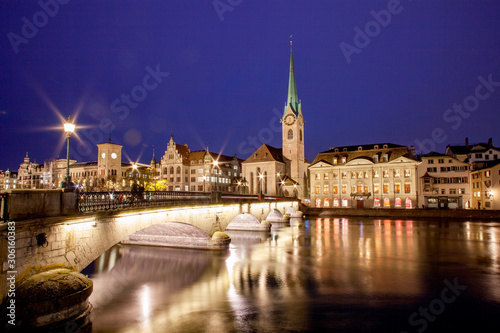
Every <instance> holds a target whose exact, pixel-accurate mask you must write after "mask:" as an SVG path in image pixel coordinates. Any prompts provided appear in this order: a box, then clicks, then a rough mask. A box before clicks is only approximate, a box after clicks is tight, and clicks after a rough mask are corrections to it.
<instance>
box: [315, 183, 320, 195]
mask: <svg viewBox="0 0 500 333" xmlns="http://www.w3.org/2000/svg"><path fill="white" fill-rule="evenodd" d="M319 189H320V186H319V185H316V190H315V191H314V193H316V194H319Z"/></svg>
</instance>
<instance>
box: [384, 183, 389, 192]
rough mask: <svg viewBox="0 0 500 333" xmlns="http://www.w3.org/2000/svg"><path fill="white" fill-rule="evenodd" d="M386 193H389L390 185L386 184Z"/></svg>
mask: <svg viewBox="0 0 500 333" xmlns="http://www.w3.org/2000/svg"><path fill="white" fill-rule="evenodd" d="M384 193H389V184H384Z"/></svg>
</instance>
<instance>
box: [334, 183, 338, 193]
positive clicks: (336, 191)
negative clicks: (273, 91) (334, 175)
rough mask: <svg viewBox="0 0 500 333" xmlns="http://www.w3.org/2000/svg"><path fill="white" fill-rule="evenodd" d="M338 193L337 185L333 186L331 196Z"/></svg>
mask: <svg viewBox="0 0 500 333" xmlns="http://www.w3.org/2000/svg"><path fill="white" fill-rule="evenodd" d="M338 193H339V187H338V186H337V185H333V194H338Z"/></svg>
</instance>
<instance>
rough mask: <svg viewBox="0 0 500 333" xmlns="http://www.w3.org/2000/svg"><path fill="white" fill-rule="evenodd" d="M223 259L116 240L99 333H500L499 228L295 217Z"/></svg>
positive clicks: (101, 296)
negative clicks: (119, 242) (117, 242)
mask: <svg viewBox="0 0 500 333" xmlns="http://www.w3.org/2000/svg"><path fill="white" fill-rule="evenodd" d="M228 234H229V235H230V236H231V239H232V241H231V246H230V249H229V250H228V251H226V252H222V253H221V252H208V251H195V250H186V249H171V248H157V247H140V246H125V245H116V246H114V247H113V248H111V249H110V250H109V251H107V252H106V253H104V254H103V255H102V256H101V257H100V258H99V259H97V260H96V261H95V262H94V263H93V264H92V265H90V266H89V267H88V268H87V269H86V270H85V271H84V273H86V274H89V276H90V277H91V278H92V279H93V280H94V292H93V294H92V296H91V302H92V304H93V305H94V311H93V314H92V332H217V333H223V332H498V331H500V222H436V221H429V220H426V221H418V220H412V221H407V220H380V219H378V220H377V219H370V218H366V219H361V218H349V219H347V218H320V219H309V220H307V219H306V220H302V219H295V220H293V221H291V223H290V224H284V225H279V226H278V225H273V229H272V230H271V232H269V233H261V232H232V233H230V232H228Z"/></svg>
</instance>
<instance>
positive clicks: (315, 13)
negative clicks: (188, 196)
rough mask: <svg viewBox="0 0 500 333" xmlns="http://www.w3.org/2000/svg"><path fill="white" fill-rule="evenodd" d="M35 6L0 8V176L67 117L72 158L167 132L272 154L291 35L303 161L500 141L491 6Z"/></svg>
mask: <svg viewBox="0 0 500 333" xmlns="http://www.w3.org/2000/svg"><path fill="white" fill-rule="evenodd" d="M40 3H42V5H43V4H44V3H46V6H45V7H46V12H48V13H49V14H45V12H43V9H42V6H41V5H40V4H39V2H38V1H1V2H0V36H1V37H0V38H1V42H0V68H1V71H0V73H1V80H0V170H6V169H7V168H10V169H11V170H17V169H18V167H19V164H20V163H21V162H22V160H23V157H24V155H25V153H26V152H29V155H30V157H31V159H32V160H36V161H37V162H38V163H43V161H44V160H45V159H47V158H51V157H60V158H65V157H66V146H65V136H64V134H63V131H62V124H61V122H62V120H63V118H67V117H68V115H71V116H72V117H76V121H77V137H75V136H74V137H73V138H72V139H71V145H72V152H71V158H74V159H77V160H78V161H95V160H96V159H97V148H96V146H95V143H101V142H104V141H107V140H108V138H109V136H110V135H111V139H112V142H115V143H119V144H122V145H123V146H124V147H123V153H124V154H123V156H124V157H123V160H124V161H127V160H131V161H137V160H138V161H141V162H144V163H149V161H150V160H151V155H152V150H153V145H154V147H155V150H156V156H157V159H158V157H159V156H161V155H163V152H164V151H165V149H166V145H167V142H168V140H169V138H170V133H171V132H173V133H174V138H175V140H176V142H177V143H179V144H184V143H186V142H187V143H188V144H189V146H190V147H191V149H192V150H201V149H204V148H205V146H206V144H207V142H208V145H209V148H210V150H211V151H215V152H222V153H223V154H226V155H233V154H238V157H240V158H247V157H248V156H249V154H250V153H251V152H252V151H253V150H254V149H256V148H257V147H258V146H260V145H261V144H262V141H263V139H264V140H265V143H267V144H270V145H272V146H275V147H281V125H280V124H279V122H278V117H279V116H281V114H282V112H283V107H284V104H285V101H286V97H287V91H288V71H289V59H290V43H289V40H290V35H292V34H293V54H294V61H295V73H296V79H297V90H298V95H299V98H300V99H301V100H302V110H303V114H304V117H305V120H306V125H305V143H306V157H307V158H308V159H309V160H310V161H312V160H313V159H314V157H315V156H316V154H317V153H318V152H320V151H324V150H328V149H329V148H330V147H333V146H342V145H358V144H369V143H382V142H391V143H397V144H402V145H408V146H409V145H415V146H416V148H417V152H418V151H423V152H427V151H429V150H437V151H440V152H444V149H445V148H446V145H447V144H463V143H464V141H465V137H466V136H467V137H469V141H470V142H485V141H487V140H488V138H490V137H491V138H493V143H494V144H495V145H496V146H500V135H499V131H498V125H499V124H500V113H499V112H498V106H499V105H500V2H499V1H498V0H481V1H459V0H445V1H443V0H440V1H435V0H413V1H409V0H402V1H401V2H400V3H399V2H398V1H393V0H391V1H388V0H384V1H354V0H348V1H347V0H335V1H327V0H324V1H298V0H293V1H290V0H288V1H269V0H266V1H258V0H220V1H219V0H217V1H213V0H205V1H201V0H200V1H195V0H182V1H180V0H179V1H165V0H161V1H153V0H150V1H139V0H137V1H129V0H121V1H110V0H106V1H102V0H99V1H77V0H73V1H68V0H59V2H56V0H42V1H40ZM61 3H62V4H61ZM388 14H389V15H390V16H389V15H388ZM377 20H378V22H380V23H376V22H377ZM359 31H361V34H360V33H359ZM464 103H465V104H466V105H465V106H464V107H460V105H458V104H464ZM454 104H457V106H456V107H455V108H454ZM468 110H470V111H468ZM110 129H111V133H110ZM86 147H87V148H86Z"/></svg>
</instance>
